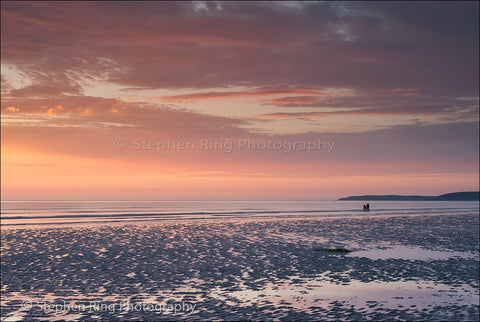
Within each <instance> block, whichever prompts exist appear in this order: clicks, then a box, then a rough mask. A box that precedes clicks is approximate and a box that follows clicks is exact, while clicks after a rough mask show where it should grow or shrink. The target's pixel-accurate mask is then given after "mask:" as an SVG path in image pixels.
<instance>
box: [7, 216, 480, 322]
mask: <svg viewBox="0 0 480 322" xmlns="http://www.w3.org/2000/svg"><path fill="white" fill-rule="evenodd" d="M478 228H479V217H478V214H476V215H475V214H458V215H455V214H448V215H446V214H441V215H434V214H429V215H408V216H407V215H398V216H363V217H348V218H340V217H335V218H272V219H242V220H233V219H232V220H220V221H219V220H204V221H197V222H188V221H186V222H178V223H174V222H164V223H161V222H160V223H150V224H146V223H142V222H139V223H125V224H122V225H113V224H106V225H90V226H89V225H79V226H75V225H71V226H58V227H46V228H45V227H36V228H11V229H2V237H1V245H2V254H1V255H2V284H1V291H2V295H1V296H2V307H1V317H2V320H3V321H16V320H23V319H24V320H29V321H34V320H99V319H101V320H172V319H173V320H235V321H237V320H395V319H400V320H412V321H413V320H418V321H420V320H431V321H439V320H452V321H453V320H455V321H456V320H463V321H475V320H478V319H479V318H480V316H479V304H478V303H479V230H478ZM337 248H345V249H348V250H351V251H352V252H350V253H337V252H328V251H322V249H337Z"/></svg>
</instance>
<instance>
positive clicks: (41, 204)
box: [1, 201, 479, 228]
mask: <svg viewBox="0 0 480 322" xmlns="http://www.w3.org/2000/svg"><path fill="white" fill-rule="evenodd" d="M362 206H363V203H362V202H360V201H3V202H2V207H1V225H2V228H9V227H19V226H23V227H25V226H29V227H31V226H39V227H40V226H45V225H76V224H106V223H124V222H158V221H196V220H222V219H223V220H225V219H259V218H262V219H264V218H305V217H339V216H340V217H352V216H388V215H420V214H461V213H464V214H478V213H479V204H478V202H475V201H471V202H470V201H468V202H466V201H461V202H452V201H445V202H442V201H435V202H432V201H400V202H399V201H377V202H375V201H374V202H370V209H371V210H370V211H369V212H364V211H363V210H362Z"/></svg>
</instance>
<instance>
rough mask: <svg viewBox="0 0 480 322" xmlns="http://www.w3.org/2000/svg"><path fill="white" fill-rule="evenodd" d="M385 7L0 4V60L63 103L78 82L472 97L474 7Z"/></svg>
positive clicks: (475, 48)
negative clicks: (46, 84)
mask: <svg viewBox="0 0 480 322" xmlns="http://www.w3.org/2000/svg"><path fill="white" fill-rule="evenodd" d="M386 7H388V6H376V5H372V4H370V3H361V4H356V3H342V4H336V3H328V2H327V3H308V4H304V5H300V6H298V7H295V6H290V7H288V6H283V5H280V4H276V3H272V4H268V5H267V4H262V3H222V6H221V10H220V9H218V8H216V7H215V6H213V7H211V8H210V9H208V10H206V11H205V10H200V11H199V10H198V8H196V7H195V6H194V4H191V3H175V2H174V3H149V2H146V3H141V4H134V5H129V4H128V5H127V4H125V3H114V2H107V3H98V2H90V3H73V4H67V3H62V4H55V5H53V4H51V3H44V4H41V5H40V4H32V3H5V4H4V5H3V7H2V18H3V19H2V21H4V23H3V25H2V29H3V30H4V35H6V36H4V37H3V38H2V45H3V48H4V49H3V51H4V53H2V60H3V61H4V62H5V63H9V64H13V65H15V66H18V67H19V68H20V69H21V70H22V72H24V73H25V74H27V75H28V76H29V77H35V78H38V80H40V79H44V76H45V77H48V78H49V79H50V81H52V80H55V79H58V80H59V81H60V82H65V84H69V85H68V86H67V88H65V90H67V91H69V92H68V93H69V94H75V93H74V91H75V90H78V87H77V85H79V84H81V80H82V79H84V78H87V77H98V78H100V79H103V80H105V81H108V82H113V83H117V84H121V85H124V86H131V87H145V88H214V87H217V88H218V87H225V86H245V85H248V86H275V85H276V84H278V83H279V82H281V83H288V84H289V85H294V86H300V87H304V86H315V87H317V88H330V87H347V88H354V89H356V90H371V89H373V88H376V89H385V88H422V89H424V90H426V91H427V92H432V93H437V94H441V93H443V95H449V96H471V95H472V94H474V93H475V92H476V89H477V86H476V85H477V84H478V80H477V79H478V77H475V76H474V75H472V73H471V71H472V67H473V70H476V69H475V67H476V66H477V67H478V60H477V58H476V57H477V56H478V42H477V37H476V36H475V33H474V31H473V30H477V29H478V17H476V15H474V14H472V12H475V10H474V9H475V8H478V5H477V4H474V3H462V4H446V5H445V6H441V7H439V6H436V5H435V4H431V5H430V4H427V5H425V6H423V7H422V13H423V15H422V17H428V19H423V20H422V19H419V16H418V15H419V14H418V12H417V11H415V10H416V9H417V8H416V9H415V10H412V8H413V7H416V6H411V5H405V6H404V5H400V6H394V7H395V8H397V7H398V9H399V11H398V12H397V11H395V10H393V9H389V8H386ZM71 12H75V13H76V14H75V15H71ZM100 13H101V16H102V19H98V17H97V16H98V15H99V14H100ZM133 16H135V18H136V19H132V17H133ZM439 21H441V23H439V24H438V26H437V25H436V24H435V23H433V22H439ZM85 26H88V27H85ZM444 26H449V27H450V29H448V31H446V28H445V27H444ZM475 27H477V28H476V29H475ZM470 28H471V29H470ZM440 31H442V32H440ZM453 35H455V37H454V36H453ZM359 57H363V58H359ZM366 57H368V58H366ZM31 71H35V72H36V73H37V74H36V75H33V74H32V72H31ZM452 79H454V80H455V81H454V82H452V81H451V80H452ZM60 82H59V84H60ZM40 84H41V83H40V82H36V84H35V86H40ZM54 87H56V86H54Z"/></svg>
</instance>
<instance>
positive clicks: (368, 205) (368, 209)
mask: <svg viewBox="0 0 480 322" xmlns="http://www.w3.org/2000/svg"><path fill="white" fill-rule="evenodd" d="M367 211H370V204H369V203H367Z"/></svg>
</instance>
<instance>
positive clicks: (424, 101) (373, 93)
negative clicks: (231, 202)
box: [1, 1, 479, 200]
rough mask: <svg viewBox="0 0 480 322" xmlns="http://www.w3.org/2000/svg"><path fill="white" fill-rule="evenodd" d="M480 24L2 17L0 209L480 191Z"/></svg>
mask: <svg viewBox="0 0 480 322" xmlns="http://www.w3.org/2000/svg"><path fill="white" fill-rule="evenodd" d="M478 11H479V6H478V2H473V1H472V2H453V1H452V2H406V3H405V2H384V3H382V2H345V3H342V2H201V1H194V2H113V1H108V2H23V3H22V2H3V1H2V3H1V19H2V20H1V77H2V78H1V94H2V96H1V122H2V123H1V124H2V125H1V158H2V160H1V161H2V163H1V187H2V198H3V199H53V200H55V199H115V200H117V199H118V200H122V199H329V198H330V199H331V198H339V197H343V196H347V195H358V194H424V195H438V194H442V193H447V192H453V191H472V190H478V189H479V169H478V162H479V148H478V145H479V97H478V86H479V84H478V73H479V64H478V56H479V51H478V38H479V34H478V30H479V23H478ZM309 149H310V150H309Z"/></svg>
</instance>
